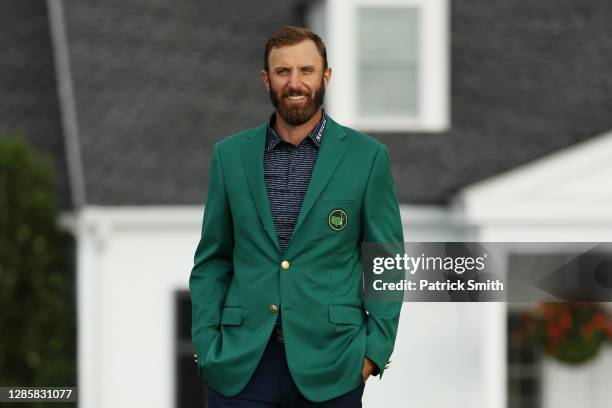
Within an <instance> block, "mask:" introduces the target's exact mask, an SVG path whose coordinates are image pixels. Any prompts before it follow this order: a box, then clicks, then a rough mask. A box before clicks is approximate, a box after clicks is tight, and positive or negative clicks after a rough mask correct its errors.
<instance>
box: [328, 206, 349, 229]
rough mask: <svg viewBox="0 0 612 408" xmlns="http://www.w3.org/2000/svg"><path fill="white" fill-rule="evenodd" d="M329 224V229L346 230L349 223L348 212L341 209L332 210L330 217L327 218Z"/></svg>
mask: <svg viewBox="0 0 612 408" xmlns="http://www.w3.org/2000/svg"><path fill="white" fill-rule="evenodd" d="M327 222H328V224H329V227H330V228H331V229H333V230H334V231H342V230H343V229H344V228H346V223H347V222H348V216H347V215H346V211H344V210H342V209H340V208H336V209H334V210H331V212H330V213H329V217H327Z"/></svg>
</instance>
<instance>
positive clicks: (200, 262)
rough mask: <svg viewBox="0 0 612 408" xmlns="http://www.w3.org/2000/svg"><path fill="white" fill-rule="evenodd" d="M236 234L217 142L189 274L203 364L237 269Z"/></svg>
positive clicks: (197, 344)
mask: <svg viewBox="0 0 612 408" xmlns="http://www.w3.org/2000/svg"><path fill="white" fill-rule="evenodd" d="M233 236H234V231H233V222H232V213H231V211H230V207H229V203H228V199H227V194H226V190H225V185H224V180H223V169H222V165H221V158H220V155H219V151H218V147H217V146H216V145H215V148H214V149H213V154H212V160H211V164H210V172H209V182H208V194H207V198H206V206H205V208H204V219H203V222H202V232H201V237H200V241H199V243H198V246H197V248H196V252H195V256H194V265H193V268H192V270H191V274H190V277H189V293H190V295H191V307H192V309H191V310H192V317H191V336H192V342H193V345H194V347H195V350H196V353H197V355H198V360H199V364H200V368H201V364H202V363H203V361H204V359H205V357H206V354H207V352H208V349H209V348H210V346H211V344H212V342H213V340H214V339H215V336H216V335H217V334H218V333H219V326H220V321H221V310H222V307H223V303H224V301H225V296H226V294H227V290H228V287H229V284H230V282H231V279H232V276H233V273H234V266H233V261H232V252H233V247H234V238H233Z"/></svg>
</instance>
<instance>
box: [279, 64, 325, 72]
mask: <svg viewBox="0 0 612 408" xmlns="http://www.w3.org/2000/svg"><path fill="white" fill-rule="evenodd" d="M299 68H300V69H312V70H314V69H315V66H314V65H304V66H301V67H299ZM282 69H289V67H285V66H282V65H281V66H278V67H276V68H274V71H280V70H282Z"/></svg>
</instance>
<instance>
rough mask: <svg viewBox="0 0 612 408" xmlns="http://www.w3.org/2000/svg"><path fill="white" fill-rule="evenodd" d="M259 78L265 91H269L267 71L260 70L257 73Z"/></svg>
mask: <svg viewBox="0 0 612 408" xmlns="http://www.w3.org/2000/svg"><path fill="white" fill-rule="evenodd" d="M259 76H260V77H261V80H262V81H263V83H264V86H265V87H266V91H269V90H270V75H269V74H268V71H266V70H265V69H262V70H261V71H259Z"/></svg>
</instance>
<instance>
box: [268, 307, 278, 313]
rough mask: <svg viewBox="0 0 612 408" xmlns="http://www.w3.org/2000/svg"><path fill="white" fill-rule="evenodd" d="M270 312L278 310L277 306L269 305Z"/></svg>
mask: <svg viewBox="0 0 612 408" xmlns="http://www.w3.org/2000/svg"><path fill="white" fill-rule="evenodd" d="M270 312H272V313H276V312H278V306H276V305H270Z"/></svg>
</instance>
